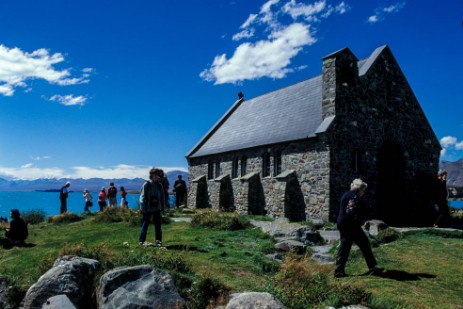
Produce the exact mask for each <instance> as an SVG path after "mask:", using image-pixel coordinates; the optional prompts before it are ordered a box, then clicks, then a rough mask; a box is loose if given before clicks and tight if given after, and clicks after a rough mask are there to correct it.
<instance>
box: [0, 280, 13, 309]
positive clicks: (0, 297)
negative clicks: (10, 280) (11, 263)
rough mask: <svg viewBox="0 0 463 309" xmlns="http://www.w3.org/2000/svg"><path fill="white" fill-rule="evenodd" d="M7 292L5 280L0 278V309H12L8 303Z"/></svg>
mask: <svg viewBox="0 0 463 309" xmlns="http://www.w3.org/2000/svg"><path fill="white" fill-rule="evenodd" d="M8 291H9V286H8V284H7V282H6V278H5V277H3V276H0V308H4V309H11V308H12V307H11V306H10V304H9V302H8Z"/></svg>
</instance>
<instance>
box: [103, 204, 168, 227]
mask: <svg viewBox="0 0 463 309" xmlns="http://www.w3.org/2000/svg"><path fill="white" fill-rule="evenodd" d="M95 222H101V223H114V222H128V223H129V224H130V225H131V226H141V214H140V212H139V211H138V210H132V209H127V208H120V207H107V208H105V210H103V211H100V212H98V213H97V214H96V215H95ZM170 222H171V220H170V218H169V217H167V216H163V217H162V223H163V224H169V223H170Z"/></svg>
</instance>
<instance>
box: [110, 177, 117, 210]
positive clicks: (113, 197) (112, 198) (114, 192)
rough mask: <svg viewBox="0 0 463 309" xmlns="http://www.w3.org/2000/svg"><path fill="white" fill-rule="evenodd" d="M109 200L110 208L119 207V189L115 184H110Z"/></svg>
mask: <svg viewBox="0 0 463 309" xmlns="http://www.w3.org/2000/svg"><path fill="white" fill-rule="evenodd" d="M108 200H109V207H117V188H116V187H115V186H114V182H110V183H109V188H108Z"/></svg>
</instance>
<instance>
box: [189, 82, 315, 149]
mask: <svg viewBox="0 0 463 309" xmlns="http://www.w3.org/2000/svg"><path fill="white" fill-rule="evenodd" d="M321 101H322V77H321V75H320V76H317V77H314V78H312V79H308V80H305V81H303V82H300V83H297V84H295V85H292V86H289V87H286V88H283V89H280V90H277V91H274V92H270V93H267V94H264V95H262V96H259V97H256V98H253V99H251V100H249V101H246V100H245V101H243V102H237V103H236V104H237V105H238V106H237V107H235V108H236V109H235V110H234V111H233V108H232V109H230V111H229V113H231V114H230V115H227V114H226V115H225V116H224V118H226V117H227V116H228V118H227V119H224V120H225V121H224V122H223V123H222V125H220V122H221V121H219V122H218V123H217V124H216V125H215V126H214V127H215V128H216V126H217V125H219V127H218V128H216V131H215V132H214V133H213V134H212V135H211V136H210V137H209V138H208V135H209V134H211V133H212V132H211V131H210V132H209V133H208V134H206V136H205V137H204V138H203V140H202V142H204V144H202V146H201V142H200V143H199V144H198V145H197V146H195V147H194V148H193V150H192V151H191V152H190V153H189V154H188V155H187V156H188V157H201V156H205V155H210V154H216V153H223V152H228V151H233V150H239V149H245V148H251V147H256V146H262V145H270V144H276V143H281V142H286V141H292V140H299V139H304V138H307V137H309V136H314V134H315V131H316V130H317V128H318V126H319V125H320V124H321V123H322V107H321ZM204 139H206V140H205V141H204Z"/></svg>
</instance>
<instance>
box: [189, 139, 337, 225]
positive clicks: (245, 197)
mask: <svg viewBox="0 0 463 309" xmlns="http://www.w3.org/2000/svg"><path fill="white" fill-rule="evenodd" d="M266 152H270V154H271V157H270V158H271V166H273V160H274V156H273V154H274V153H276V152H281V154H282V167H281V168H282V171H283V172H282V173H281V174H280V175H274V172H273V170H272V172H271V175H270V176H268V177H263V178H262V162H263V160H262V157H263V154H264V153H266ZM243 156H246V157H247V174H246V175H243V176H239V177H238V178H235V179H230V175H231V173H232V161H233V159H234V158H239V160H241V158H242V157H243ZM218 159H220V169H221V173H222V175H221V176H220V177H218V178H214V179H209V180H207V191H208V195H209V203H210V205H211V207H212V208H215V209H221V208H227V209H230V208H233V209H235V210H236V211H238V212H241V213H252V214H267V215H269V216H272V217H281V216H286V217H288V218H289V219H293V220H294V221H301V220H311V219H317V220H319V219H323V220H325V221H326V220H328V213H329V210H328V207H329V200H330V197H329V194H330V190H329V165H330V164H329V150H328V149H327V147H326V146H325V145H324V142H323V140H322V139H317V138H314V139H310V140H309V139H308V140H304V141H299V142H293V143H286V144H278V145H273V146H271V147H265V148H259V149H252V150H250V151H241V152H239V153H236V154H233V153H229V154H224V155H220V156H217V157H214V156H210V157H204V158H194V159H190V161H189V171H188V174H189V178H190V179H193V181H190V183H191V185H190V189H189V193H188V205H192V207H196V208H202V207H200V206H199V205H197V204H196V203H191V202H190V200H194V199H197V186H196V185H195V181H194V179H195V178H197V177H199V176H201V175H203V174H204V173H207V166H208V163H209V161H211V160H212V161H213V162H215V160H218ZM240 163H241V162H240ZM224 179H228V180H227V182H229V188H228V189H224V190H227V191H228V193H225V194H228V195H229V196H232V197H233V198H231V199H229V200H228V201H229V202H228V203H229V205H227V206H225V205H222V206H220V195H221V194H222V195H223V194H224V193H223V190H222V191H221V190H220V187H221V185H220V184H222V186H223V183H224ZM223 188H225V187H223ZM221 192H222V193H221ZM193 205H194V206H193ZM291 205H293V206H291Z"/></svg>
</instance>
